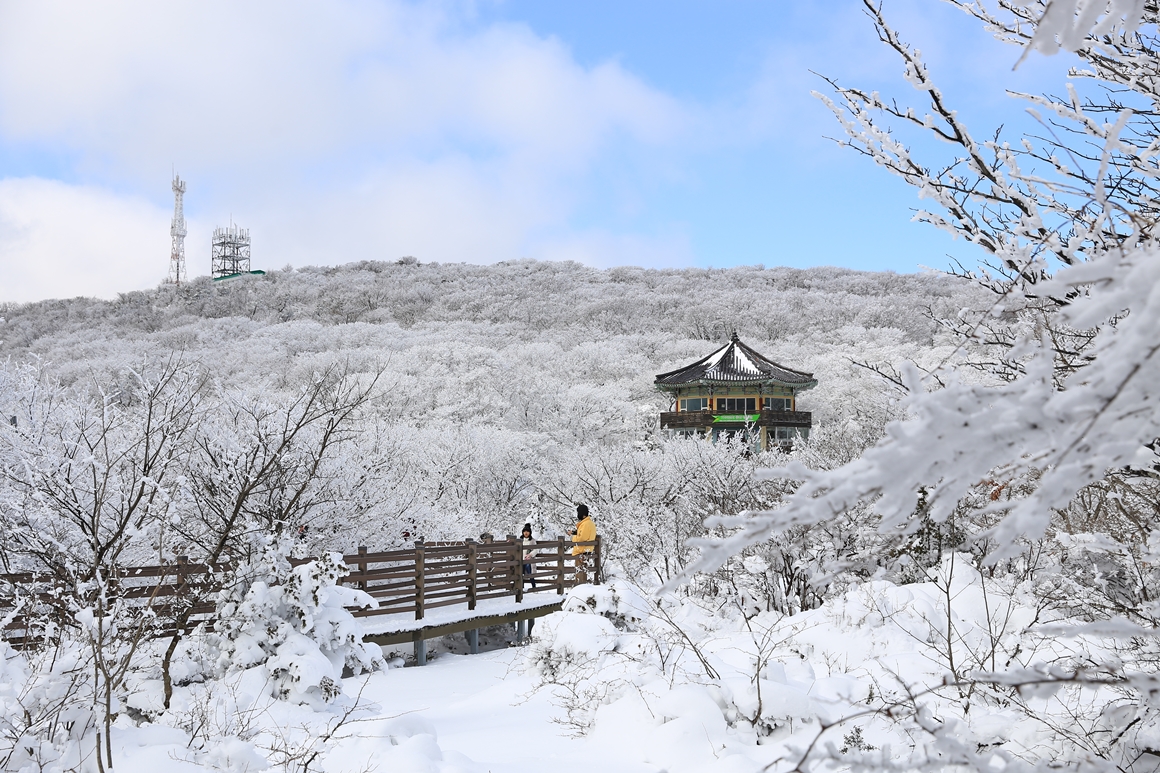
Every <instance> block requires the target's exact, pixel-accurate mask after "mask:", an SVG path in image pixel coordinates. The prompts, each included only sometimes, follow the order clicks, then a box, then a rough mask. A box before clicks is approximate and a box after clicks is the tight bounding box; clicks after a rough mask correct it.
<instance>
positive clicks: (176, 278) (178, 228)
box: [165, 174, 185, 285]
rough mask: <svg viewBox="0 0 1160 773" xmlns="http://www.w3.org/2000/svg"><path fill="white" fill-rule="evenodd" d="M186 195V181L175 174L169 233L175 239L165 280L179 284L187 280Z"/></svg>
mask: <svg viewBox="0 0 1160 773" xmlns="http://www.w3.org/2000/svg"><path fill="white" fill-rule="evenodd" d="M183 196H185V181H183V180H182V179H181V177H180V176H179V175H176V174H175V175H173V224H172V225H171V226H169V235H170V237H172V239H173V247H172V249H171V250H170V252H169V278H168V279H166V280H165V281H167V282H169V283H170V284H175V285H179V284H181V283H182V282H184V281H185V209H184V207H183V205H182V197H183Z"/></svg>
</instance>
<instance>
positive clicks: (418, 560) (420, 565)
mask: <svg viewBox="0 0 1160 773" xmlns="http://www.w3.org/2000/svg"><path fill="white" fill-rule="evenodd" d="M424 563H426V562H425V560H424V557H423V541H422V540H419V541H418V542H416V543H415V619H416V620H422V619H423V588H424V585H425V584H426V580H427V577H426V569H425V567H424Z"/></svg>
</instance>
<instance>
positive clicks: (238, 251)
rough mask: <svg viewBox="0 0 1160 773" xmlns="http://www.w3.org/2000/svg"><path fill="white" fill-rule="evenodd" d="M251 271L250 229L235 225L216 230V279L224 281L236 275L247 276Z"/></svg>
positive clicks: (214, 276) (214, 250)
mask: <svg viewBox="0 0 1160 773" xmlns="http://www.w3.org/2000/svg"><path fill="white" fill-rule="evenodd" d="M249 270H250V229H249V228H238V227H237V226H236V225H234V224H233V223H231V224H230V226H229V228H215V229H214V232H213V266H212V273H213V278H214V279H223V278H225V277H227V276H234V275H235V274H245V273H247V272H249Z"/></svg>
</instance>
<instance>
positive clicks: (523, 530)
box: [520, 523, 532, 534]
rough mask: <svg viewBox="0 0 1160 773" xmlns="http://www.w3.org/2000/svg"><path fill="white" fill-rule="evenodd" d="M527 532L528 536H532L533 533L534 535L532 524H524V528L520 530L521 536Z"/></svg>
mask: <svg viewBox="0 0 1160 773" xmlns="http://www.w3.org/2000/svg"><path fill="white" fill-rule="evenodd" d="M525 531H526V532H527V533H528V534H531V533H532V525H531V524H530V523H525V524H524V528H522V529H520V534H523V533H524V532H525Z"/></svg>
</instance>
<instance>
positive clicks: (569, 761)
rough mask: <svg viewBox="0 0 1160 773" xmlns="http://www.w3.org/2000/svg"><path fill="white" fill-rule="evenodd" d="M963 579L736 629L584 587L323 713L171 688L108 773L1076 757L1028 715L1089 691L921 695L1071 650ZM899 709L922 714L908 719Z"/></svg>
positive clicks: (235, 693)
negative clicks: (531, 618) (953, 751)
mask: <svg viewBox="0 0 1160 773" xmlns="http://www.w3.org/2000/svg"><path fill="white" fill-rule="evenodd" d="M981 582H982V578H981V577H980V576H979V575H978V574H977V573H976V572H974V571H973V570H972V569H970V568H969V567H962V566H960V567H959V568H958V569H957V570H955V571H954V573H953V574H951V573H950V571H949V569H948V567H944V568H943V569H942V570H940V573H936V574H933V575H932V581H931V582H927V583H916V584H912V585H905V586H899V585H894V584H892V583H889V582H870V583H865V584H862V585H860V586H855V587H853V588H851V589H850V590H848V591H847V592H846V593H845V594H843V595H842V596H840V597H838V598H835V599H833V600H832V601H830V602H828V603H827V604H826V605H824V606H823V607H821V608H819V609H815V610H810V611H807V612H803V613H801V614H798V615H794V616H790V617H782V616H778V615H775V614H771V613H758V614H755V615H752V616H749V617H748V618H746V616H744V615H742V614H740V610H738V613H737V614H731V613H729V611H728V610H712V609H711V608H709V607H707V606H706V605H704V604H694V603H688V602H680V601H677V600H673V599H670V603H669V605H668V607H667V609H665V610H663V611H660V612H657V611H656V610H657V608H656V607H655V605H654V602H650V601H649V600H647V599H645V598H644V597H642V596H640V595H638V594H637V593H636V592H635V591H634V590H633V589H632V588H631V587H630V586H627V585H624V584H622V583H613V584H612V585H611V586H600V587H593V586H582V587H580V588H577V589H574V590H572V591H570V592H569V594H568V597H567V601H566V603H565V610H564V611H562V612H559V613H555V614H553V615H550V616H548V617H546V618H543V619H541V620H540V621H539V622H538V624H537V626H536V631H535V636H534V638H533V639H532V640H531V642H530V643H529V644H527V645H526V646H521V647H504V648H501V649H496V650H493V651H490V652H484V653H482V654H479V655H457V654H451V653H449V652H441V653H437V654H435V655H434V656H433V657H432V659H431V661H430V662H429V664H428V665H427V666H426V667H423V668H400V667H397V664H398V663H399V661H397V660H395V661H393V663H394V664H395V667H391V668H388V669H386V670H384V671H379V672H377V673H372V674H367V675H362V676H358V677H348V678H347V679H345V680H344V685H343V689H344V694H343V695H342V696H341V697H339V698H338V699H337V700H336V701H334V703H332V704H331V705H330V706H327V707H319V706H317V705H316V707H315V708H313V709H312V708H310V707H307V706H299V705H294V704H293V703H292V702H289V701H284V700H275V699H273V698H271V697H270V683H269V682H268V681H267V677H266V675H265V674H266V672H265V670H264V669H263V668H261V667H258V668H252V669H249V670H247V671H244V672H241V673H236V674H234V675H233V676H228V677H227V678H225V679H222V680H216V681H210V682H207V683H206V684H194V685H189V686H186V687H183V688H180V689H178V691H177V692H176V693H175V700H174V704H173V708H172V709H171V711H169V712H168V713H165V714H164V715H162V716H159V717H158V718H157V721H155V722H153V723H152V724H149V723H142V724H140V725H137V724H135V723H134V722H133V721H131V720H130V719H129V717H128V716H126V715H122V716H121V717H120V718H119V719H118V726H117V730H116V731H115V733H114V744H115V752H114V757H115V759H116V760H117V766H116V770H117V771H124V772H127V773H155V771H157V770H173V771H183V770H184V771H193V770H227V771H256V770H264V769H270V770H278V771H282V770H286V771H306V770H314V771H331V772H332V773H338V772H340V771H341V772H346V771H375V770H377V771H392V773H396V772H397V773H410V772H411V771H414V772H416V773H419V772H422V773H484V772H485V771H486V772H487V773H504V772H508V771H510V772H511V773H516V772H517V771H518V772H519V773H526V772H527V771H549V770H550V771H554V772H556V773H573V771H575V773H581V771H583V772H584V773H592V771H598V773H621V772H622V771H623V772H624V773H645V772H648V773H661V772H662V771H664V772H665V773H686V772H687V773H694V772H696V773H700V772H701V771H707V772H709V773H743V772H744V773H749V772H751V771H760V770H770V771H787V770H791V769H793V767H794V765H795V764H796V762H797V761H798V760H799V759H800V756H801V754H802V753H803V751H804V750H805V749H806V748H807V747H809V746H810V745H811V743H813V742H814V741H815V739H816V738H817V737H818V733H819V731H820V730H821V728H822V726H823V725H832V727H831V728H830V729H828V730H826V731H825V733H824V735H823V736H822V740H821V743H818V744H815V747H814V748H815V755H817V754H823V755H826V754H828V755H831V756H833V757H834V758H835V759H833V760H831V762H834V763H837V765H838V767H837V768H833V767H830V764H829V763H825V762H823V763H822V766H821V767H809V766H808V767H807V769H810V770H827V769H844V768H845V765H846V764H847V763H848V762H853V761H854V759H855V758H856V757H858V756H859V755H870V756H871V757H875V758H878V759H879V761H884V760H887V759H889V760H892V761H894V762H897V761H899V760H901V759H905V758H908V757H911V756H912V755H916V754H917V755H919V756H920V757H921V756H923V755H930V756H934V757H936V758H937V757H939V755H941V754H943V753H944V752H945V749H946V747H945V744H944V745H941V746H940V744H943V743H944V741H945V739H944V740H943V741H940V740H939V739H938V738H937V736H938V734H939V733H940V732H942V733H944V735H947V736H948V737H949V738H951V739H952V742H954V743H958V742H961V743H962V744H964V747H963V748H967V749H970V750H971V751H972V753H977V754H981V755H982V756H983V761H984V763H986V760H987V759H989V758H990V755H1006V754H1011V753H1013V754H1016V755H1020V756H1025V757H1026V756H1027V755H1029V753H1030V756H1031V757H1037V756H1040V752H1043V751H1044V750H1049V751H1050V752H1051V753H1052V754H1064V755H1066V754H1073V753H1075V750H1074V749H1072V750H1068V749H1065V748H1063V747H1062V746H1060V747H1058V748H1056V747H1057V746H1058V739H1053V736H1052V734H1051V733H1050V732H1048V728H1047V724H1046V723H1044V722H1043V721H1041V720H1040V719H1036V716H1038V717H1040V718H1046V717H1050V716H1051V715H1052V714H1053V713H1056V712H1061V711H1065V712H1074V713H1075V714H1076V715H1077V716H1081V717H1082V715H1083V714H1084V713H1085V711H1087V709H1088V707H1098V706H1099V705H1102V704H1103V703H1106V701H1107V696H1102V697H1101V696H1098V695H1095V694H1094V693H1092V692H1091V691H1088V692H1087V693H1086V695H1087V697H1086V698H1085V697H1083V695H1084V694H1083V693H1071V694H1068V693H1066V692H1061V693H1059V694H1058V695H1054V696H1053V695H1042V696H1037V695H1029V696H1026V699H1025V700H1012V698H1013V696H1014V694H1013V693H1007V694H1002V693H1001V692H999V691H996V692H995V694H994V695H993V696H991V697H990V698H989V697H987V696H982V697H980V696H979V695H976V696H975V697H974V699H973V701H972V707H971V708H970V709H969V714H968V715H964V713H963V712H961V711H959V709H958V708H957V707H960V706H961V704H962V703H963V701H962V696H960V695H958V694H957V693H956V688H953V687H941V688H939V685H941V684H943V682H944V681H953V680H949V679H948V674H949V673H950V669H951V667H952V666H953V667H954V668H956V669H958V670H959V671H960V672H961V671H965V670H967V669H979V668H987V667H988V666H989V665H990V663H991V661H992V656H994V658H995V659H997V661H998V663H997V664H998V665H1003V663H1004V662H1006V661H1009V660H1013V661H1015V662H1013V663H1012V665H1015V664H1016V663H1023V664H1024V665H1028V666H1030V665H1033V664H1034V663H1035V662H1042V661H1044V660H1050V659H1058V658H1060V657H1064V656H1066V655H1067V654H1068V649H1069V647H1071V646H1073V644H1074V642H1072V641H1070V640H1067V639H1058V638H1056V639H1053V638H1050V637H1044V636H1035V635H1030V634H1028V632H1027V628H1026V626H1027V624H1028V623H1030V622H1031V620H1032V617H1033V616H1034V614H1035V610H1034V607H1033V605H1032V604H1028V603H1024V602H1025V601H1027V599H1025V598H1022V597H1021V596H1020V594H1019V593H1008V594H1004V593H1002V592H1000V591H1001V589H1000V588H999V587H998V586H994V587H992V588H991V589H990V590H989V591H988V593H989V594H990V595H984V593H983V586H982V584H981ZM948 600H949V603H950V609H949V614H948V608H947V604H948ZM988 620H990V621H991V622H990V623H989V624H988V622H987V621H988ZM948 626H949V628H948ZM941 632H946V633H949V635H950V637H951V646H950V648H949V649H948V647H947V643H946V642H947V639H946V637H945V636H944V635H943V633H941ZM1088 644H1089V645H1090V644H1092V642H1089V643H1088ZM1013 653H1014V654H1013ZM952 659H953V663H952ZM141 688H142V690H143V692H148V691H149V689H150V686H149V685H148V684H145V683H142V685H141ZM930 688H938V691H937V693H935V692H929V693H924V691H926V690H929V689H930ZM908 695H909V696H914V697H913V700H912V698H910V697H908ZM890 704H894V705H895V709H893V710H892V711H891V712H890V715H889V716H888V715H887V713H886V712H884V711H882V709H883V708H884V707H886V706H887V705H890ZM911 704H913V707H915V708H917V706H918V705H920V704H921V705H924V706H926V707H927V709H928V710H929V711H930V712H932V713H931V716H933V715H938V716H939V717H940V718H939V720H938V721H937V722H934V723H931V722H930V720H929V718H928V719H927V720H919V719H917V718H918V716H919V715H918V712H917V711H916V712H910V711H908V709H907V706H908V705H911ZM923 721H925V722H927V725H925V726H921V723H922V722H923ZM924 727H925V729H924ZM940 728H941V730H940ZM932 729H933V732H932ZM999 759H1000V758H999V757H998V756H995V757H994V759H993V760H992V761H991V763H992V764H998V761H999ZM843 760H845V762H843ZM815 762H821V761H820V760H818V759H815ZM996 769H1008V768H1005V767H1002V766H1001V767H999V768H996ZM1010 769H1012V770H1014V769H1016V768H1010Z"/></svg>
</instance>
